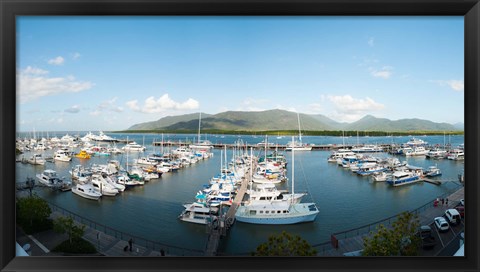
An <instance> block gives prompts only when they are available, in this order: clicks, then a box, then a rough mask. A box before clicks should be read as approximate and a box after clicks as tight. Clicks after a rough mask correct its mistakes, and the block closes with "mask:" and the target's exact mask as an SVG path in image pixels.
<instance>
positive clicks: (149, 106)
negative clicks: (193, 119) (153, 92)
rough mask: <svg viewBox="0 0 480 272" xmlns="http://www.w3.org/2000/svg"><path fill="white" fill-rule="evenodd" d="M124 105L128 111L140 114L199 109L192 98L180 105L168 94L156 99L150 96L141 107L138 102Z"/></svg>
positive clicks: (133, 101)
mask: <svg viewBox="0 0 480 272" xmlns="http://www.w3.org/2000/svg"><path fill="white" fill-rule="evenodd" d="M126 105H127V106H128V107H129V108H130V109H132V110H134V111H138V112H142V113H159V112H164V111H166V110H192V109H198V107H199V103H198V101H196V100H194V99H192V98H188V99H187V100H186V101H185V102H182V103H180V102H176V101H174V100H172V99H171V98H170V97H169V95H168V94H164V95H162V96H161V97H160V98H158V99H155V97H153V96H150V97H148V98H147V99H145V102H144V105H143V106H139V105H138V100H132V101H128V102H127V103H126Z"/></svg>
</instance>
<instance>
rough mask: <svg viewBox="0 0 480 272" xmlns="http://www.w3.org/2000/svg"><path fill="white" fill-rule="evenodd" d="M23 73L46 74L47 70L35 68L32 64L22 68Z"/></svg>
mask: <svg viewBox="0 0 480 272" xmlns="http://www.w3.org/2000/svg"><path fill="white" fill-rule="evenodd" d="M23 73H24V74H26V75H46V74H48V71H45V70H42V69H40V68H35V67H32V66H27V68H25V69H24V70H23Z"/></svg>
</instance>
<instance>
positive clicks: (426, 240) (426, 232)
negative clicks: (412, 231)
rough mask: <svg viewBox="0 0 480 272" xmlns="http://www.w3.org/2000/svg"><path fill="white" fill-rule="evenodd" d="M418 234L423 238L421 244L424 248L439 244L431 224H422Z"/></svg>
mask: <svg viewBox="0 0 480 272" xmlns="http://www.w3.org/2000/svg"><path fill="white" fill-rule="evenodd" d="M417 235H418V236H419V237H420V239H421V246H422V247H423V248H432V247H434V246H435V245H436V244H437V242H436V241H435V237H434V236H433V235H432V228H430V226H421V227H420V228H419V229H418V232H417Z"/></svg>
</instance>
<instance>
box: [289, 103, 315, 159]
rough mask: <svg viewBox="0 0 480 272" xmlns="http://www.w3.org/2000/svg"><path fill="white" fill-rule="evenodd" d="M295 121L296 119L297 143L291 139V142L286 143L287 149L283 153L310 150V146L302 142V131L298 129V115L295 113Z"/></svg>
mask: <svg viewBox="0 0 480 272" xmlns="http://www.w3.org/2000/svg"><path fill="white" fill-rule="evenodd" d="M297 119H298V142H297V141H295V140H294V139H293V138H292V141H291V142H288V143H287V147H286V148H285V151H292V150H293V149H295V150H296V151H310V150H312V146H310V145H306V144H304V143H303V142H302V130H301V129H300V114H299V113H298V112H297Z"/></svg>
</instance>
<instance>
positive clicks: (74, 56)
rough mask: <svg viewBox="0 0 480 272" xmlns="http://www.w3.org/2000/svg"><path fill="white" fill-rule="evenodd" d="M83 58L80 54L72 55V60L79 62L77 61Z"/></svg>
mask: <svg viewBox="0 0 480 272" xmlns="http://www.w3.org/2000/svg"><path fill="white" fill-rule="evenodd" d="M81 56H82V55H80V53H78V52H75V53H73V54H72V59H73V60H77V59H79V58H80V57H81Z"/></svg>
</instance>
